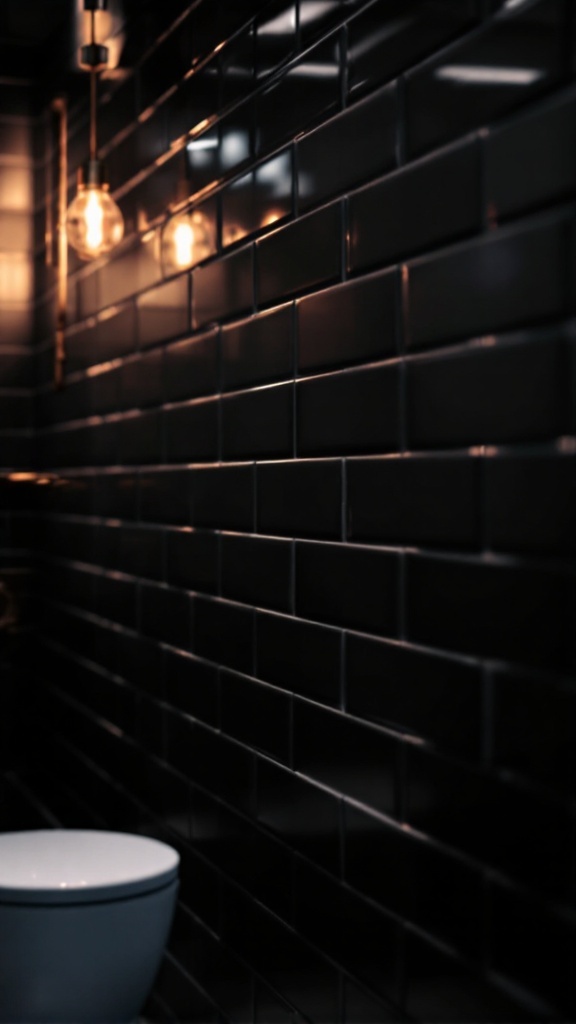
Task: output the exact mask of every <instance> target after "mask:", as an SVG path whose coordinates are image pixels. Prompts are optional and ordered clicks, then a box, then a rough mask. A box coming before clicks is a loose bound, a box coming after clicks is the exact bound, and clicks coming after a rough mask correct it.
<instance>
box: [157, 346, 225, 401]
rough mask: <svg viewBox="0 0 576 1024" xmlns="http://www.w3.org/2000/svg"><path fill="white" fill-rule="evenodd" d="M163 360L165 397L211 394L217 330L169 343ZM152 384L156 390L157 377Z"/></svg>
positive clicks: (215, 382) (215, 379) (214, 384)
mask: <svg viewBox="0 0 576 1024" xmlns="http://www.w3.org/2000/svg"><path fill="white" fill-rule="evenodd" d="M164 360H165V363H164V367H165V370H164V373H165V376H164V382H165V383H164V394H165V396H166V398H167V399H168V401H177V400H178V399H185V398H192V397H196V396H197V395H204V394H211V393H212V392H214V391H216V390H217V389H218V332H217V331H216V330H212V331H207V332H206V333H205V334H202V335H200V336H199V337H194V338H189V339H187V340H186V341H181V342H177V343H176V344H175V345H168V346H167V348H166V349H165V350H164ZM155 387H156V390H157V389H158V382H157V381H156V383H155Z"/></svg>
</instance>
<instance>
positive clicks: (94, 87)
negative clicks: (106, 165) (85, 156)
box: [90, 68, 98, 160]
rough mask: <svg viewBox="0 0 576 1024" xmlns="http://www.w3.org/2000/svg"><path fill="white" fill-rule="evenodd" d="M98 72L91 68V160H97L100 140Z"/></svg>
mask: <svg viewBox="0 0 576 1024" xmlns="http://www.w3.org/2000/svg"><path fill="white" fill-rule="evenodd" d="M97 84H98V79H97V73H96V68H91V69H90V160H96V154H97V150H98V141H97V137H96V107H97Z"/></svg>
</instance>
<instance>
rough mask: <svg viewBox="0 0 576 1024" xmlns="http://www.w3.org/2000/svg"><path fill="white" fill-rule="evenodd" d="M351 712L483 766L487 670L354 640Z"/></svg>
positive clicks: (350, 644)
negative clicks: (430, 742)
mask: <svg viewBox="0 0 576 1024" xmlns="http://www.w3.org/2000/svg"><path fill="white" fill-rule="evenodd" d="M345 679H346V708H347V710H348V711H351V712H352V714H354V715H358V716H359V717H361V718H369V719H373V720H375V721H377V722H381V723H382V724H383V725H388V726H389V727H390V728H392V729H398V730H400V731H401V732H407V733H409V734H412V735H415V736H417V737H421V738H425V739H428V740H431V741H432V742H433V743H434V744H436V745H437V746H438V747H440V749H445V750H448V751H454V752H455V753H459V754H460V755H461V756H464V757H466V758H467V759H468V758H471V759H472V760H473V761H477V760H478V759H479V757H480V754H481V742H482V733H481V709H482V697H483V679H482V670H481V668H480V666H479V665H476V664H472V663H471V662H470V661H469V660H461V661H457V660H455V659H454V658H448V657H445V656H444V657H443V656H442V655H440V654H435V653H433V652H431V651H424V650H419V649H418V648H416V647H411V646H409V645H408V644H406V643H402V644H399V643H390V642H389V641H383V640H374V639H369V638H368V637H362V636H355V635H354V634H349V635H348V636H347V637H346V655H345Z"/></svg>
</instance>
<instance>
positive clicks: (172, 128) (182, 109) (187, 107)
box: [164, 33, 220, 161]
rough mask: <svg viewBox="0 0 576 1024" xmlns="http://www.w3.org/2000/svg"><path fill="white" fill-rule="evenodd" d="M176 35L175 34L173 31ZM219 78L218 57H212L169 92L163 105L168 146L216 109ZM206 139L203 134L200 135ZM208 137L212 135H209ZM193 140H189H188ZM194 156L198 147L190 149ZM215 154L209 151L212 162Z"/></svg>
mask: <svg viewBox="0 0 576 1024" xmlns="http://www.w3.org/2000/svg"><path fill="white" fill-rule="evenodd" d="M176 34H177V33H176ZM219 93H220V81H219V73H218V61H217V58H213V59H212V60H211V61H209V62H208V63H207V64H205V65H204V67H202V68H198V69H197V70H196V71H195V72H194V74H193V75H191V76H190V77H189V78H187V79H185V81H184V82H182V83H181V85H180V87H179V88H178V89H177V90H176V91H175V92H173V93H172V94H171V96H170V97H169V98H168V99H167V101H166V103H165V104H164V106H165V107H166V108H167V109H166V114H165V116H166V120H167V136H168V145H171V144H172V143H173V142H175V141H176V140H177V139H181V138H182V136H183V135H187V134H188V132H191V131H192V130H193V129H194V128H196V127H197V126H198V125H201V124H203V123H204V124H205V123H206V122H207V121H208V120H209V119H210V118H211V117H213V116H214V114H215V113H216V112H217V110H218V97H219ZM200 137H201V138H205V136H200ZM208 137H209V138H211V136H208ZM191 141H192V140H191ZM212 149H214V147H212ZM189 152H191V153H192V154H193V159H195V158H196V156H199V154H200V149H197V150H196V151H194V150H191V151H189ZM214 158H215V153H211V154H210V159H211V161H212V160H214Z"/></svg>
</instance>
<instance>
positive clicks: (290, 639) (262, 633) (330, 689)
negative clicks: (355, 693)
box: [256, 612, 341, 706]
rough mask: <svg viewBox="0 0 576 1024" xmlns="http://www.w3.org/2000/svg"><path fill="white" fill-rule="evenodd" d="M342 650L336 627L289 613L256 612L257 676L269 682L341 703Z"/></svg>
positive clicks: (327, 700) (327, 702)
mask: <svg viewBox="0 0 576 1024" xmlns="http://www.w3.org/2000/svg"><path fill="white" fill-rule="evenodd" d="M340 650H341V637H340V633H339V631H338V630H336V629H330V628H328V627H327V626H316V625H313V624H312V623H311V622H305V621H302V620H300V619H294V618H290V617H289V616H285V615H273V614H271V613H270V614H269V613H266V612H257V614H256V675H257V676H258V678H259V679H263V680H265V681H266V682H267V683H273V684H274V685H276V686H280V687H282V689H285V690H291V691H294V692H295V693H299V694H302V696H305V697H310V698H312V699H314V700H318V701H320V702H321V703H323V704H331V705H335V706H338V705H339V704H340V665H341V654H340Z"/></svg>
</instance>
